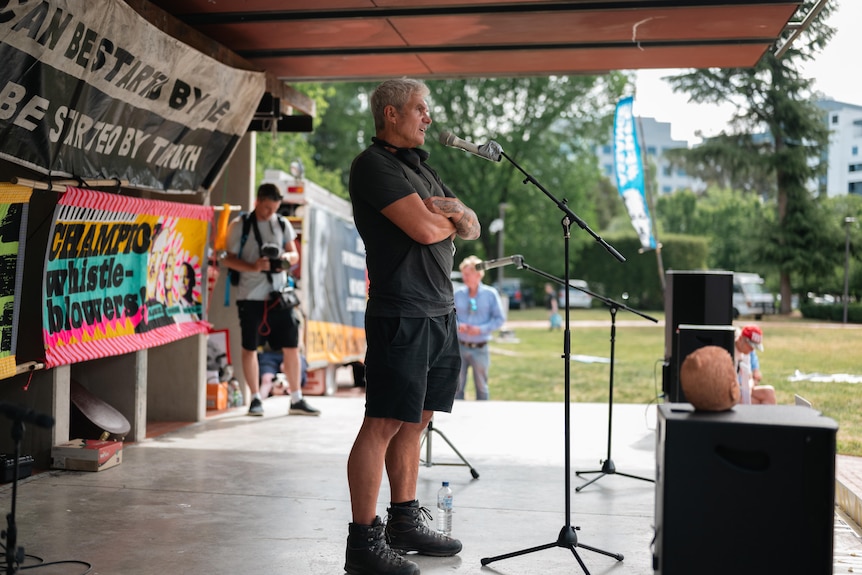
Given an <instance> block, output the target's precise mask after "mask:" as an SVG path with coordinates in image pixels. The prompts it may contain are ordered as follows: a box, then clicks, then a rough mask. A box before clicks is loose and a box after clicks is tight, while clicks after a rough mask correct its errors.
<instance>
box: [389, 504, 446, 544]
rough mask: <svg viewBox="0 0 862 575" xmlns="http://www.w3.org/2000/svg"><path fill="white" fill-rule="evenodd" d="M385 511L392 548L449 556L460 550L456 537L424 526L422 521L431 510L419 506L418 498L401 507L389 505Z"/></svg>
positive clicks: (429, 515)
mask: <svg viewBox="0 0 862 575" xmlns="http://www.w3.org/2000/svg"><path fill="white" fill-rule="evenodd" d="M386 511H387V512H388V513H389V517H388V519H387V520H386V540H387V541H389V546H390V547H391V548H392V549H395V550H397V551H402V552H405V553H406V552H408V551H416V552H417V553H419V554H420V555H431V556H433V557H450V556H452V555H455V554H457V553H458V552H459V551H461V542H460V541H458V540H457V539H453V538H451V537H447V536H445V535H442V534H440V533H437V532H436V531H434V530H432V529H429V528H428V526H427V525H426V521H427V520H428V519H431V512H429V511H428V509H426V508H425V507H419V502H418V501H413V502H412V503H411V504H410V505H409V506H405V507H401V506H396V505H393V506H392V507H390V508H389V509H387V510H386Z"/></svg>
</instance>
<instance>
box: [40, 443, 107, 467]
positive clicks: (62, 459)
mask: <svg viewBox="0 0 862 575" xmlns="http://www.w3.org/2000/svg"><path fill="white" fill-rule="evenodd" d="M51 458H52V459H53V467H54V468H55V469H69V470H73V471H102V470H104V469H110V468H111V467H114V466H116V465H119V464H120V463H121V462H122V461H123V442H122V441H102V440H99V439H73V440H71V441H67V442H66V443H61V444H60V445H55V446H54V447H52V448H51Z"/></svg>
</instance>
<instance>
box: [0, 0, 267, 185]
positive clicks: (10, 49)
mask: <svg viewBox="0 0 862 575" xmlns="http://www.w3.org/2000/svg"><path fill="white" fill-rule="evenodd" d="M0 62H2V63H3V64H2V66H0V157H2V158H3V159H6V160H8V161H11V162H15V163H18V164H21V165H24V166H27V167H29V168H32V169H35V170H37V171H39V172H42V173H46V174H47V173H50V174H51V175H54V176H72V177H78V178H84V179H91V178H93V179H113V178H118V179H121V180H128V181H129V183H130V185H132V186H133V187H143V188H151V189H158V190H170V191H196V190H198V189H200V188H202V187H208V186H210V185H211V184H212V181H213V179H214V178H215V177H216V176H217V174H218V172H219V171H220V169H221V163H222V162H224V161H225V159H226V158H227V157H228V156H229V155H230V154H229V152H230V151H231V150H232V149H233V147H234V146H236V144H237V142H238V141H239V139H240V138H241V137H242V135H243V134H244V133H245V131H246V129H247V127H248V125H249V121H250V120H251V117H252V115H253V114H254V110H255V109H256V106H257V103H258V101H259V100H260V98H261V96H262V94H263V92H264V88H265V80H264V75H263V74H262V73H259V72H250V71H244V70H238V69H235V68H231V67H228V66H225V65H223V64H221V63H219V62H217V61H215V60H213V59H212V58H210V57H208V56H206V55H204V54H202V53H201V52H198V51H196V50H194V49H192V48H190V47H189V46H187V45H185V44H183V43H182V42H180V41H178V40H175V39H174V38H171V37H170V36H168V35H166V34H164V33H163V32H161V31H160V30H158V29H156V28H155V27H153V26H152V25H151V24H149V23H148V22H147V21H146V20H144V19H143V18H141V17H140V16H139V15H138V14H137V13H136V12H135V11H134V10H132V9H131V8H130V7H129V6H127V5H126V4H125V3H123V2H121V1H120V0H99V1H98V2H93V1H87V0H45V1H38V2H35V1H29V2H28V1H24V2H8V1H3V0H0Z"/></svg>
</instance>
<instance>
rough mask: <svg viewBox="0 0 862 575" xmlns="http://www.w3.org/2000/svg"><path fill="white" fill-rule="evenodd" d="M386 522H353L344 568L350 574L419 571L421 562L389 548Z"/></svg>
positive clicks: (394, 574) (409, 573)
mask: <svg viewBox="0 0 862 575" xmlns="http://www.w3.org/2000/svg"><path fill="white" fill-rule="evenodd" d="M383 530H384V527H383V522H381V521H380V518H379V517H375V518H374V522H373V523H372V524H371V525H360V524H358V523H351V524H350V526H349V528H348V536H347V553H346V561H345V563H344V570H345V571H347V573H349V574H350V575H419V566H418V565H416V563H413V562H412V561H408V560H407V559H405V558H404V557H402V556H401V555H399V554H398V553H396V552H394V551H393V550H392V549H390V548H389V545H388V544H387V543H386V536H385V535H384V533H383Z"/></svg>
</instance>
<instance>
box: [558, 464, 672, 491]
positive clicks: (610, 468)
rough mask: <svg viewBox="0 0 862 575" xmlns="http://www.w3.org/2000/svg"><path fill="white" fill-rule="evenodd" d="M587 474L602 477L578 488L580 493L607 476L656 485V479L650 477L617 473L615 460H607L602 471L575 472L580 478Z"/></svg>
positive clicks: (576, 488) (595, 478)
mask: <svg viewBox="0 0 862 575" xmlns="http://www.w3.org/2000/svg"><path fill="white" fill-rule="evenodd" d="M585 473H599V474H600V475H599V476H598V477H594V478H592V479H590V480H589V481H587V482H586V483H584V484H583V485H579V486H578V487H575V491H578V492H580V490H581V489H583V488H584V487H586V486H588V485H590V484H593V483H595V482H596V481H598V480H599V479H601V478H602V477H604V476H605V475H622V476H623V477H629V478H631V479H640V480H641V481H649V482H651V483H655V479H650V478H649V477H641V476H639V475H629V474H628V473H620V472H619V471H617V468H616V466H615V465H614V460H613V459H605V461H604V463H602V468H601V469H596V470H594V471H575V475H577V476H578V477H580V476H581V475H583V474H585Z"/></svg>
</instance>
